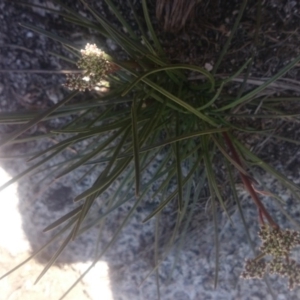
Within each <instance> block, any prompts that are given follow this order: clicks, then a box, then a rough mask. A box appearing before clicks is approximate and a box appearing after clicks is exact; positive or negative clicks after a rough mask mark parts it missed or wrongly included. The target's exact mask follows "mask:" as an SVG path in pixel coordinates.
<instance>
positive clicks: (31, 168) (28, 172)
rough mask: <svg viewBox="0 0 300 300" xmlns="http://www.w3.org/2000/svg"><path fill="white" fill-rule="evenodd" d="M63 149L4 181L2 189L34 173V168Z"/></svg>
mask: <svg viewBox="0 0 300 300" xmlns="http://www.w3.org/2000/svg"><path fill="white" fill-rule="evenodd" d="M61 150H62V148H59V149H58V150H57V151H55V152H54V153H52V154H51V155H49V156H47V157H45V158H44V159H42V160H41V161H40V162H38V163H37V164H35V165H33V166H31V167H30V168H28V169H26V170H25V171H23V172H21V173H20V174H19V175H17V176H15V177H13V178H12V179H10V180H9V181H7V182H6V183H4V184H3V185H2V186H0V191H2V190H4V189H5V188H7V187H8V186H10V185H11V184H13V183H15V182H16V181H18V180H19V179H21V178H23V177H25V176H26V175H29V174H30V173H32V172H33V171H34V170H36V169H37V168H38V167H39V166H41V165H43V164H44V163H45V162H46V161H48V160H50V159H51V158H52V157H54V156H55V155H57V154H58V153H60V152H61Z"/></svg>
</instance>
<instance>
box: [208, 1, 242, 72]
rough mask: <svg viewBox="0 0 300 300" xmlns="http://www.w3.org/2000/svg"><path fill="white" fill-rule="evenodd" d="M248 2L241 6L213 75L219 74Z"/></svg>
mask: <svg viewBox="0 0 300 300" xmlns="http://www.w3.org/2000/svg"><path fill="white" fill-rule="evenodd" d="M247 2H248V0H243V2H242V4H241V8H240V10H239V13H238V16H237V18H236V20H235V22H234V25H233V28H232V29H231V31H230V35H229V37H228V39H227V41H226V43H225V45H224V47H223V49H222V51H221V54H220V56H219V57H218V60H217V62H216V63H215V65H214V68H213V70H212V74H213V75H215V74H216V72H217V70H218V68H219V66H220V64H221V62H222V60H223V58H224V56H225V54H226V52H227V51H228V48H229V46H230V43H231V41H232V38H233V36H234V35H235V33H236V31H237V29H238V26H239V24H240V21H241V18H242V16H243V14H244V11H245V8H246V5H247Z"/></svg>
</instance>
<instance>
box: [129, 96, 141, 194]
mask: <svg viewBox="0 0 300 300" xmlns="http://www.w3.org/2000/svg"><path fill="white" fill-rule="evenodd" d="M131 118H132V126H131V127H132V142H133V147H132V148H133V158H134V169H135V196H136V197H138V196H139V193H140V176H141V174H140V156H139V140H138V125H137V103H136V99H134V100H133V102H132V106H131Z"/></svg>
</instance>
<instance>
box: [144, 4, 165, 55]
mask: <svg viewBox="0 0 300 300" xmlns="http://www.w3.org/2000/svg"><path fill="white" fill-rule="evenodd" d="M142 6H143V12H144V18H145V21H146V24H147V27H148V30H149V32H150V35H151V38H152V40H153V42H154V45H155V46H156V49H157V51H158V52H159V53H160V54H163V53H164V51H163V49H162V47H161V45H160V42H159V40H158V38H157V36H156V33H155V30H154V28H153V26H152V23H151V20H150V16H149V12H148V7H147V2H146V0H142Z"/></svg>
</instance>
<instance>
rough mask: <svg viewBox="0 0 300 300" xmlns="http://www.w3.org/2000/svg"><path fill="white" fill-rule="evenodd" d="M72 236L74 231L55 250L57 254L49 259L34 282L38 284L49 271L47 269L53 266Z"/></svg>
mask: <svg viewBox="0 0 300 300" xmlns="http://www.w3.org/2000/svg"><path fill="white" fill-rule="evenodd" d="M71 238H72V232H71V233H70V234H69V235H68V236H67V238H66V239H65V240H64V241H63V243H62V244H61V246H60V247H59V249H58V250H57V251H56V252H55V254H54V255H53V256H52V257H51V259H50V260H49V261H48V263H47V265H46V266H45V268H44V269H43V271H42V272H41V274H40V275H39V276H38V278H37V279H36V281H35V282H34V284H37V283H38V282H39V281H40V279H41V278H42V277H43V276H44V275H45V274H46V273H47V271H48V270H49V269H50V268H51V267H52V265H53V264H54V263H55V261H56V260H57V258H58V257H59V255H60V254H61V253H62V252H63V250H64V249H65V248H66V246H67V245H68V244H69V242H70V241H71Z"/></svg>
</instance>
